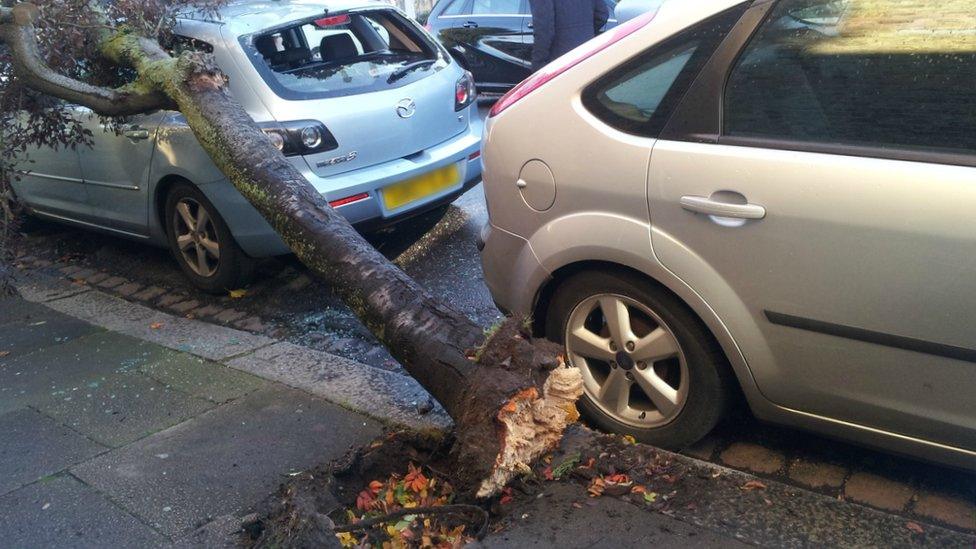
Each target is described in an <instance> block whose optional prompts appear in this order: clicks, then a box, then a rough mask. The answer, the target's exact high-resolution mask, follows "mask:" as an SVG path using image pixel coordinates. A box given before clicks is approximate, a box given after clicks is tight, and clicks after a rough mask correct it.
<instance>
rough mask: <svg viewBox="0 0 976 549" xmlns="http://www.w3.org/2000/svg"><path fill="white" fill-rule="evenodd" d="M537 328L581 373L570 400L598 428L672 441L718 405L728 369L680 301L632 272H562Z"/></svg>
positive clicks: (693, 434) (683, 441)
mask: <svg viewBox="0 0 976 549" xmlns="http://www.w3.org/2000/svg"><path fill="white" fill-rule="evenodd" d="M546 334H547V336H548V337H549V338H550V339H552V340H554V341H557V342H559V343H562V344H564V345H565V349H566V356H567V359H568V360H569V362H570V364H571V365H573V366H576V367H578V368H579V369H580V371H581V373H582V374H583V389H584V394H583V398H582V399H581V400H580V408H581V409H582V411H583V412H584V415H586V416H587V417H588V418H589V419H590V421H591V422H592V423H594V424H595V425H596V426H598V427H601V428H603V429H606V430H609V431H613V432H617V433H624V434H630V435H633V436H635V437H636V438H638V439H640V440H642V441H644V442H649V443H652V444H658V445H661V446H665V447H669V448H680V447H682V446H686V445H688V444H691V443H693V442H695V441H696V440H698V439H699V438H701V437H702V436H704V435H705V434H706V433H707V432H708V431H710V430H711V429H712V427H714V426H715V423H716V422H717V421H718V420H719V418H720V417H721V416H722V414H723V412H724V409H725V407H726V403H727V401H728V395H729V387H730V386H731V379H730V375H731V374H730V370H729V368H728V365H727V364H726V363H725V360H724V357H723V355H722V352H721V349H720V348H719V347H718V345H717V344H716V343H715V341H714V339H713V338H712V337H711V336H710V335H709V333H708V331H707V329H706V328H705V327H704V325H702V323H701V322H700V321H699V320H698V319H697V317H695V315H694V313H692V312H691V311H690V310H689V309H688V307H687V306H685V305H684V303H682V302H681V301H680V300H679V299H677V298H676V297H675V296H674V295H673V294H671V293H670V292H668V291H667V290H665V289H663V288H661V287H659V286H656V285H654V284H652V283H650V282H649V281H648V280H646V279H644V278H642V277H640V276H639V275H636V274H633V273H629V272H618V271H606V272H603V271H586V272H583V273H579V274H577V275H575V276H573V277H571V278H569V279H567V280H564V281H562V282H561V283H560V284H559V286H558V287H557V288H556V290H555V293H554V294H553V296H552V299H551V301H550V304H549V308H548V312H547V317H546Z"/></svg>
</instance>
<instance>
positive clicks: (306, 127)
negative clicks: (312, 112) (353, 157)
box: [258, 120, 339, 156]
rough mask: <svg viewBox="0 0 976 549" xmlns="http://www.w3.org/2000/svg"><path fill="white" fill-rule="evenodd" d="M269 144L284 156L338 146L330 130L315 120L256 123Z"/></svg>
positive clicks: (311, 152) (336, 147) (312, 152)
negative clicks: (269, 141) (268, 140)
mask: <svg viewBox="0 0 976 549" xmlns="http://www.w3.org/2000/svg"><path fill="white" fill-rule="evenodd" d="M258 126H260V127H261V130H262V131H264V133H265V135H267V136H268V139H270V140H271V144H273V145H274V146H275V148H276V149H278V150H279V151H281V153H282V154H284V155H285V156H298V155H306V154H314V153H317V152H322V151H331V150H333V149H338V148H339V143H338V142H337V141H336V139H335V137H334V136H333V135H332V132H330V131H329V129H328V128H326V127H325V125H324V124H322V123H321V122H318V121H315V120H298V121H295V122H267V123H264V124H258Z"/></svg>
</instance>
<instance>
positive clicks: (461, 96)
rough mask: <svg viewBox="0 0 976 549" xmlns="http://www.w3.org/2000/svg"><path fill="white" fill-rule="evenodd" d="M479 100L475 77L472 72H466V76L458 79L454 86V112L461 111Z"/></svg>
mask: <svg viewBox="0 0 976 549" xmlns="http://www.w3.org/2000/svg"><path fill="white" fill-rule="evenodd" d="M477 98H478V90H477V89H476V88H475V85H474V76H472V75H471V73H470V72H468V71H464V76H462V77H461V78H459V79H458V81H457V83H456V84H455V85H454V110H455V111H459V110H461V109H463V108H465V107H467V106H468V105H470V104H471V103H474V100H475V99H477Z"/></svg>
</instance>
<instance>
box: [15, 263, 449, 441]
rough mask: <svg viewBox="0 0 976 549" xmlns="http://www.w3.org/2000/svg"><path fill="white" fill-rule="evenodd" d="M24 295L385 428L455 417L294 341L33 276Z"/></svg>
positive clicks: (403, 381) (368, 370) (432, 424)
mask: <svg viewBox="0 0 976 549" xmlns="http://www.w3.org/2000/svg"><path fill="white" fill-rule="evenodd" d="M15 287H16V288H17V290H18V291H19V292H20V294H21V296H22V297H23V298H24V299H25V300H27V301H32V302H35V303H39V304H42V305H44V306H46V307H49V308H51V309H54V310H55V311H58V312H60V313H62V314H65V315H68V316H70V317H73V318H77V319H79V320H83V321H85V322H88V323H90V324H93V325H95V326H99V327H101V328H104V329H106V330H109V331H112V332H117V333H120V334H124V335H128V336H131V337H135V338H137V339H142V340H144V341H148V342H150V343H155V344H157V345H160V346H163V347H167V348H169V349H173V350H176V351H181V352H185V353H188V354H192V355H195V356H198V357H201V358H204V359H207V360H211V361H214V362H217V363H220V364H222V365H224V366H226V367H228V368H233V369H236V370H241V371H244V372H248V373H250V374H253V375H256V376H258V377H262V378H264V379H268V380H271V381H275V382H278V383H281V384H283V385H287V386H289V387H293V388H295V389H299V390H302V391H305V392H307V393H309V394H312V395H314V396H317V397H320V398H322V399H325V400H327V401H329V402H332V403H334V404H338V405H340V406H343V407H345V408H348V409H350V410H352V411H354V412H357V413H361V414H363V415H366V416H369V417H371V418H374V419H377V420H379V421H381V422H384V423H388V424H395V425H403V426H407V427H412V428H437V429H443V428H447V427H449V426H450V425H451V419H450V418H449V417H448V416H447V414H446V413H445V412H444V410H443V409H442V408H440V406H438V405H437V404H436V402H435V405H434V408H433V409H432V410H431V411H430V412H428V413H425V414H421V413H419V412H418V408H419V407H418V404H420V403H426V402H427V400H428V399H430V400H433V399H431V398H430V396H429V395H428V394H427V392H426V391H424V389H423V388H422V387H421V386H420V385H419V384H418V383H417V382H416V381H415V380H414V379H413V378H411V377H409V376H405V375H402V374H398V373H395V372H389V371H385V370H380V369H377V368H373V367H371V366H368V365H366V364H362V363H359V362H355V361H352V360H349V359H346V358H343V357H340V356H336V355H333V354H330V353H326V352H322V351H316V350H313V349H308V348H305V347H302V346H299V345H295V344H293V343H289V342H285V341H280V340H276V339H272V338H270V337H266V336H263V335H256V334H252V333H249V332H245V331H242V330H236V329H233V328H228V327H224V326H218V325H214V324H210V323H207V322H202V321H199V320H194V319H189V318H182V317H178V316H174V315H171V314H167V313H164V312H161V311H157V310H155V309H150V308H149V307H145V306H143V305H139V304H137V303H132V302H129V301H126V300H124V299H121V298H117V297H113V296H110V295H107V294H105V293H102V292H100V291H98V290H96V289H94V288H91V287H88V286H78V285H75V284H71V283H69V282H66V281H64V280H62V279H58V278H54V277H49V276H46V275H40V274H36V273H34V274H31V275H29V276H28V277H23V278H22V279H19V280H18V281H17V282H16V283H15Z"/></svg>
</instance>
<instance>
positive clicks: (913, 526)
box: [905, 521, 925, 534]
mask: <svg viewBox="0 0 976 549" xmlns="http://www.w3.org/2000/svg"><path fill="white" fill-rule="evenodd" d="M905 528H908V529H909V530H911V531H912V532H915V533H916V534H924V533H925V528H922V525H921V524H919V523H917V522H912V521H908V522H906V523H905Z"/></svg>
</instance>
